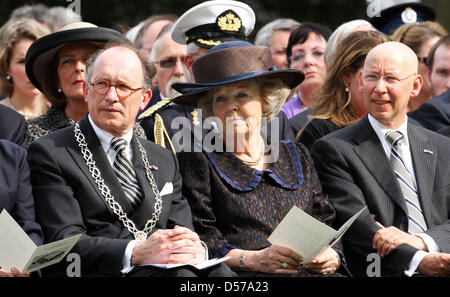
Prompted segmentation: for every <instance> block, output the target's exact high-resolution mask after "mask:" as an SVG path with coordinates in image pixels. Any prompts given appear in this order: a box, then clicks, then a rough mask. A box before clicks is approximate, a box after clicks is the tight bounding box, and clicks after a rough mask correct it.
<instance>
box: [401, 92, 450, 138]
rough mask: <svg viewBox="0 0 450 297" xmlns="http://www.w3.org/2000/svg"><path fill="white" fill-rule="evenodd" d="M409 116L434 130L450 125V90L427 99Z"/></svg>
mask: <svg viewBox="0 0 450 297" xmlns="http://www.w3.org/2000/svg"><path fill="white" fill-rule="evenodd" d="M409 116H410V117H412V118H414V119H416V120H417V121H418V122H420V123H421V124H422V125H423V126H424V127H425V128H427V129H430V130H432V131H439V130H441V129H444V128H446V127H448V126H450V90H448V91H447V92H445V93H443V94H441V95H439V96H436V97H434V98H432V99H430V100H428V101H425V102H424V103H422V105H421V106H420V107H419V108H418V109H417V110H415V111H414V112H412V113H411V114H409Z"/></svg>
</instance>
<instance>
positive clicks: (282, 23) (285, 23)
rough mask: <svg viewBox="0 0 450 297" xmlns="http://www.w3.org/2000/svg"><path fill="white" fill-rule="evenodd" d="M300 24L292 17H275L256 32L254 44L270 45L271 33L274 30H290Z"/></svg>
mask: <svg viewBox="0 0 450 297" xmlns="http://www.w3.org/2000/svg"><path fill="white" fill-rule="evenodd" d="M299 25H300V22H297V21H296V20H294V19H287V18H282V19H276V20H274V21H271V22H270V23H267V24H265V25H264V26H263V27H262V28H261V29H260V30H259V31H258V33H257V34H256V37H255V45H264V46H270V41H271V39H272V35H273V33H274V32H275V31H288V32H292V31H294V29H295V28H297V27H298V26H299Z"/></svg>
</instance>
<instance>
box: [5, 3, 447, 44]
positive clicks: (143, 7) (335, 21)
mask: <svg viewBox="0 0 450 297" xmlns="http://www.w3.org/2000/svg"><path fill="white" fill-rule="evenodd" d="M80 1H81V2H80V3H81V15H82V17H83V20H84V21H87V22H91V23H94V24H96V25H98V26H104V27H110V28H114V29H122V28H125V29H126V28H131V27H133V26H135V25H136V24H138V23H139V22H140V21H142V20H144V19H146V18H147V17H148V16H150V15H152V14H158V13H175V14H177V15H181V14H182V13H183V12H185V11H186V10H188V9H189V8H191V7H193V6H194V5H197V4H199V3H201V2H203V1H198V0H197V1H195V0H157V1H155V0H132V1H131V0H130V1H124V0H80ZM242 2H245V3H247V4H248V5H250V6H251V7H252V8H253V10H254V11H255V13H256V19H257V22H256V26H255V30H254V31H253V33H252V35H250V40H251V41H252V40H253V38H254V36H255V32H257V30H258V29H259V28H260V27H261V26H263V25H264V24H265V23H267V22H269V21H271V20H273V19H275V18H279V17H290V18H293V19H296V20H298V21H300V22H302V21H312V22H317V23H321V24H324V25H327V26H328V27H330V29H332V30H334V29H335V28H336V27H337V26H339V25H340V24H342V23H343V22H346V21H349V20H353V19H360V18H362V19H367V16H366V1H365V0H308V1H305V0H275V1H274V0H242ZM423 2H425V3H428V4H431V5H432V6H433V7H434V8H435V9H436V11H437V21H438V22H440V23H441V24H442V25H443V26H444V27H445V28H446V29H447V30H449V29H450V1H448V0H424V1H423ZM36 3H42V4H45V5H47V6H64V7H68V6H69V5H70V4H71V1H69V0H1V3H0V24H3V23H4V22H6V21H7V20H8V18H9V15H10V14H11V12H12V11H13V10H14V9H15V8H17V7H20V6H22V5H25V4H36Z"/></svg>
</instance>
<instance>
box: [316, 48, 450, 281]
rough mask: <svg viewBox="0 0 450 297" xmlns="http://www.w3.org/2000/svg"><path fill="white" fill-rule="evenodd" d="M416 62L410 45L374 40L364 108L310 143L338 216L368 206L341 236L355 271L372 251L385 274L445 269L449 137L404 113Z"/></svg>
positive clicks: (449, 227)
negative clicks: (349, 123) (364, 114)
mask: <svg viewBox="0 0 450 297" xmlns="http://www.w3.org/2000/svg"><path fill="white" fill-rule="evenodd" d="M417 70H418V60H417V57H416V55H415V54H414V52H413V51H412V50H411V49H410V48H408V47H407V46H405V45H403V44H401V43H398V42H389V43H384V44H381V45H379V46H377V47H375V48H374V49H373V50H372V51H371V52H369V54H368V56H367V58H366V61H365V65H364V69H363V71H361V73H360V89H361V91H362V92H363V94H364V100H365V103H366V106H367V110H368V113H369V115H368V116H367V117H365V118H364V119H363V120H361V121H359V122H357V123H356V124H354V125H352V126H349V127H346V128H344V129H341V130H339V131H336V132H334V133H332V134H329V135H327V136H325V137H324V138H322V139H319V140H318V141H316V142H315V143H314V145H313V147H312V155H313V158H314V160H315V162H316V168H317V171H318V174H319V178H320V180H321V182H322V185H323V190H324V192H325V193H327V194H328V195H329V199H330V202H331V203H332V204H333V206H334V207H335V209H336V224H337V225H339V226H340V225H342V224H343V223H344V222H345V221H346V220H348V219H349V218H350V217H351V216H352V215H353V214H354V213H356V212H357V211H359V210H360V209H362V208H364V207H365V206H368V209H367V210H365V211H364V212H363V213H362V214H361V216H360V217H359V218H358V219H357V220H356V221H355V222H354V224H353V225H352V227H351V228H350V229H349V230H348V231H347V233H346V234H345V235H344V237H343V244H344V253H345V257H346V260H347V264H348V266H349V268H350V271H351V272H352V273H353V274H354V275H358V276H365V275H367V274H366V273H367V271H368V268H370V267H368V266H369V264H371V263H370V262H367V259H368V256H369V255H370V254H372V253H378V255H379V256H380V257H381V262H379V263H380V264H381V265H380V268H381V269H380V274H381V275H382V276H403V275H407V276H412V275H414V274H415V273H419V274H422V275H450V254H449V253H450V220H449V219H450V217H449V214H450V201H449V197H450V187H449V185H450V158H449V157H448V152H449V151H450V139H448V138H446V137H444V136H442V135H439V134H437V133H434V132H432V131H429V130H427V129H424V128H421V127H418V126H415V125H412V124H410V123H409V121H408V117H407V116H406V112H407V106H408V101H409V98H410V97H415V96H417V95H418V94H419V92H420V89H421V86H422V78H421V76H420V75H418V74H417Z"/></svg>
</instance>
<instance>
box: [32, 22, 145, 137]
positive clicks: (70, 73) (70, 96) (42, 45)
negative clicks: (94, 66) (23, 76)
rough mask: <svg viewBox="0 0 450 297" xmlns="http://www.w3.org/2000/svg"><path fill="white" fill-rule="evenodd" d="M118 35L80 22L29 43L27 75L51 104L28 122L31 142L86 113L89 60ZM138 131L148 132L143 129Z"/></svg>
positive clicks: (118, 35) (112, 31) (73, 121)
mask: <svg viewBox="0 0 450 297" xmlns="http://www.w3.org/2000/svg"><path fill="white" fill-rule="evenodd" d="M118 38H121V34H120V33H119V32H117V31H115V30H112V29H108V28H102V27H97V26H96V25H93V24H91V23H86V22H77V23H72V24H69V25H67V26H65V27H63V28H62V29H61V30H60V31H58V32H55V33H52V34H50V35H47V36H44V37H43V38H41V39H38V40H36V41H35V42H34V43H33V44H32V45H31V46H30V49H29V50H28V52H27V56H26V61H25V63H26V71H27V75H28V77H29V78H30V81H31V82H32V83H33V85H35V86H36V88H38V89H39V90H41V91H42V92H43V93H44V94H45V95H46V96H47V99H48V100H49V101H50V102H51V103H52V107H51V108H50V109H49V110H48V112H47V113H46V114H45V115H43V116H41V117H39V118H36V119H34V120H32V121H29V122H28V129H27V135H28V144H30V143H31V142H32V141H34V140H36V139H38V138H39V137H42V136H44V135H47V134H48V133H50V132H53V131H56V130H59V129H62V128H65V127H68V126H70V125H72V124H74V123H75V122H77V121H78V120H80V119H81V118H82V117H83V116H84V115H85V114H86V112H87V111H88V110H87V105H86V103H85V101H84V97H83V82H84V73H85V71H86V60H87V59H88V58H89V57H90V56H91V55H92V54H93V53H95V52H96V51H97V50H99V49H100V48H102V47H103V46H104V45H105V44H106V43H107V42H111V41H113V40H115V39H118ZM138 133H139V135H140V136H143V135H145V133H144V132H143V130H142V129H138Z"/></svg>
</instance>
